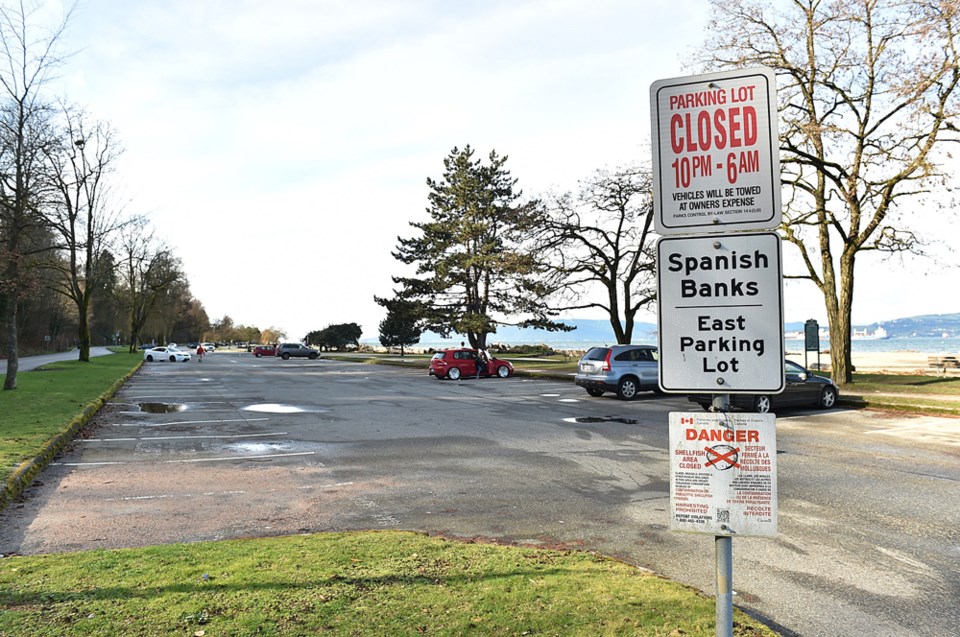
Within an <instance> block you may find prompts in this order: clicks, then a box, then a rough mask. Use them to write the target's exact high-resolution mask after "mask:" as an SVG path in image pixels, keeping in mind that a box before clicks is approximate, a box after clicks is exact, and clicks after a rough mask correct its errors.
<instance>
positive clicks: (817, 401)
mask: <svg viewBox="0 0 960 637" xmlns="http://www.w3.org/2000/svg"><path fill="white" fill-rule="evenodd" d="M784 372H785V374H786V380H787V383H786V385H785V386H784V388H783V392H782V393H780V394H731V395H730V406H731V407H736V408H739V409H746V410H748V411H755V412H757V413H761V414H765V413H768V412H771V411H774V410H776V409H779V408H780V407H820V408H821V409H829V408H831V407H833V406H834V405H836V404H837V398H838V397H839V396H840V391H839V390H838V389H837V386H836V385H834V384H833V381H832V380H830V379H829V378H824V377H823V376H817V375H816V374H814V373H813V372H811V371H808V370H806V369H804V367H803V366H802V365H797V364H796V363H794V362H793V361H784ZM687 400H689V401H690V402H694V403H699V404H700V406H701V407H703V408H704V409H709V408H710V406H711V405H712V404H713V396H712V395H710V394H693V395H690V396H687Z"/></svg>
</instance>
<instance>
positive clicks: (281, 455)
mask: <svg viewBox="0 0 960 637" xmlns="http://www.w3.org/2000/svg"><path fill="white" fill-rule="evenodd" d="M316 453H317V452H316V451H297V452H295V453H271V454H264V455H261V456H227V457H223V458H187V459H185V460H158V461H156V464H188V463H192V464H195V463H199V462H224V461H229V460H267V459H270V458H290V457H293V456H314V455H316ZM131 462H136V463H138V464H149V463H146V462H145V461H143V460H133V461H127V460H118V461H111V462H51V463H50V464H51V465H54V466H57V467H105V466H113V465H121V464H130V463H131ZM320 466H323V464H322V463H321V465H320Z"/></svg>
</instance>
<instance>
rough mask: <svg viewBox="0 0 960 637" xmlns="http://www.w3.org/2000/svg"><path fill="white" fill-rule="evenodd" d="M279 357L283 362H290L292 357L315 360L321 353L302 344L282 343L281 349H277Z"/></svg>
mask: <svg viewBox="0 0 960 637" xmlns="http://www.w3.org/2000/svg"><path fill="white" fill-rule="evenodd" d="M277 356H279V357H280V358H282V359H283V360H290V358H291V357H293V358H309V359H310V360H314V359H315V358H317V357H318V356H320V352H319V351H317V350H315V349H312V348H310V347H307V346H306V345H302V344H300V343H280V347H278V348H277Z"/></svg>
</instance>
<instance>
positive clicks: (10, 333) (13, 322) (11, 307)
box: [3, 297, 20, 389]
mask: <svg viewBox="0 0 960 637" xmlns="http://www.w3.org/2000/svg"><path fill="white" fill-rule="evenodd" d="M6 305H7V307H6V312H5V314H6V316H5V317H4V319H5V322H4V326H5V328H6V336H7V375H6V376H5V377H4V379H3V388H4V389H16V388H17V369H18V368H19V367H20V358H19V356H18V354H17V302H16V301H15V300H14V299H11V298H9V297H8V298H7V302H6Z"/></svg>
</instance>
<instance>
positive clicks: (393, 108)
mask: <svg viewBox="0 0 960 637" xmlns="http://www.w3.org/2000/svg"><path fill="white" fill-rule="evenodd" d="M707 8H708V7H707V3H706V2H705V1H702V0H676V1H673V2H667V1H664V0H657V1H653V2H643V3H637V2H631V1H628V0H594V1H593V2H590V3H584V2H575V1H572V0H570V1H564V0H536V1H532V2H530V1H528V2H510V1H494V2H485V3H478V2H460V3H449V2H441V1H440V0H433V1H430V0H407V1H393V0H381V1H366V0H364V1H361V2H346V1H336V2H335V1H321V2H316V1H312V0H300V1H293V2H291V1H286V2H282V3H278V2H262V1H252V0H250V1H236V0H229V1H228V0H214V1H211V0H205V1H203V2H196V1H189V0H176V1H172V2H168V1H164V2H160V1H158V0H152V1H150V0H148V1H143V2H126V1H122V0H87V1H86V2H85V3H84V4H83V5H82V6H81V8H80V11H79V13H78V15H77V16H76V17H75V19H74V21H73V23H72V25H71V28H70V30H69V32H68V40H67V41H66V44H67V46H68V48H71V49H78V50H79V52H78V53H77V54H76V55H75V56H74V57H73V58H72V59H71V60H70V61H69V64H68V66H67V67H66V69H65V71H64V74H63V78H62V86H63V92H64V93H65V94H66V95H67V96H68V97H69V98H70V99H72V100H73V101H76V102H79V103H81V104H83V105H85V106H86V107H87V108H88V110H89V111H90V113H91V114H92V115H93V116H95V117H98V118H101V119H104V120H107V121H109V122H111V124H113V125H114V126H115V128H116V129H117V130H118V132H119V134H120V136H121V138H122V140H123V143H124V146H125V147H126V149H127V150H126V154H125V155H124V157H123V161H122V166H121V169H120V172H119V175H118V176H119V178H120V179H121V180H122V182H123V189H124V190H125V192H126V193H128V194H129V196H130V197H131V198H132V204H131V205H130V206H129V207H130V208H131V210H136V211H143V212H149V213H150V214H151V217H152V219H153V220H154V224H155V225H156V226H157V227H158V228H159V229H160V231H161V232H162V233H163V234H165V235H167V236H169V237H171V238H173V239H174V243H175V244H176V245H177V252H178V254H179V255H180V256H181V258H182V260H183V262H184V265H185V267H186V270H187V272H188V275H189V278H190V281H191V287H192V290H193V292H194V294H195V295H196V296H197V298H199V299H200V300H201V301H202V302H203V303H204V305H205V307H206V308H207V311H208V312H209V314H210V315H211V317H214V318H216V317H220V316H223V315H224V314H229V315H230V316H231V317H232V318H233V319H234V320H235V321H236V322H238V323H244V324H253V325H257V326H259V327H261V328H263V327H267V326H279V327H282V328H285V329H286V330H287V332H288V334H289V335H290V336H291V337H299V336H302V335H303V334H304V333H306V332H307V331H309V330H313V329H319V328H322V327H324V326H326V325H327V324H330V323H336V322H346V321H357V322H359V323H360V324H361V325H362V326H363V328H364V335H365V336H367V337H369V336H374V335H375V334H376V329H377V323H378V322H379V320H380V318H381V317H382V310H381V308H379V306H377V305H375V304H374V302H373V295H374V294H378V295H386V294H389V292H390V289H391V282H390V276H391V274H394V273H396V271H397V267H398V265H397V263H396V262H395V261H394V260H393V259H392V257H391V256H390V251H391V250H392V249H394V247H395V245H396V237H397V236H398V235H403V236H409V235H410V232H411V231H410V228H409V222H410V221H412V220H415V219H420V218H422V217H423V214H424V212H423V211H424V208H425V207H426V205H427V199H426V195H427V189H426V186H425V180H426V178H427V177H428V176H430V177H439V176H440V174H441V172H442V160H443V157H444V156H446V154H447V153H448V152H449V151H450V149H451V148H453V147H454V146H461V147H462V146H463V145H465V144H471V145H472V146H473V147H474V148H476V149H477V151H478V152H479V153H481V154H486V153H488V152H489V151H490V150H491V149H496V150H497V151H498V152H499V153H500V154H506V155H508V156H509V157H510V161H509V162H508V167H509V168H510V169H511V171H512V173H513V175H514V176H515V177H517V178H519V180H520V187H521V188H522V189H523V190H524V191H525V192H526V193H527V194H530V195H533V194H537V193H539V192H543V191H545V190H547V189H548V188H550V187H552V186H558V187H560V188H563V189H568V188H573V187H574V186H575V183H576V180H578V179H581V178H584V177H586V176H588V175H589V174H590V173H591V172H592V171H593V170H595V169H597V168H601V167H604V166H615V165H618V164H623V163H626V162H630V161H646V160H647V159H648V157H649V149H648V146H647V141H648V138H649V128H650V124H649V113H648V103H649V86H650V84H651V83H652V82H653V81H654V80H656V79H659V78H664V77H674V76H678V75H682V74H684V72H685V71H684V69H683V68H682V66H681V62H680V60H681V57H682V56H684V55H685V54H686V53H687V51H688V49H689V47H691V46H695V45H697V44H699V43H700V42H701V40H702V38H703V28H704V24H705V20H706V15H707ZM205 237H206V238H209V239H205ZM211 237H212V238H211ZM878 267H879V266H878ZM865 279H866V277H865ZM809 287H811V286H809V284H808V285H807V286H806V288H809ZM806 288H805V287H804V286H802V285H800V284H793V283H788V285H787V314H786V315H787V318H788V320H803V319H805V318H810V317H811V316H812V317H815V318H819V317H821V316H822V302H821V301H819V299H818V297H817V296H816V295H815V294H814V295H810V294H809V290H806ZM876 289H880V290H882V291H883V292H882V294H881V295H880V296H882V297H883V298H876V297H877V293H875V292H874V290H876ZM886 289H887V288H886V287H885V286H884V285H882V284H881V285H880V286H872V284H870V283H869V282H867V281H866V280H865V282H864V284H863V285H859V284H858V289H857V294H858V297H857V298H858V301H857V312H856V313H857V314H858V315H860V314H861V312H862V313H863V314H869V315H870V316H872V317H876V318H884V317H888V316H892V315H903V314H905V313H908V314H909V313H915V312H913V309H912V307H913V306H915V307H917V308H919V307H920V304H911V309H910V310H909V311H900V310H899V309H897V310H895V309H894V308H893V306H892V305H891V301H890V299H889V298H887V297H886V296H884V295H886V294H887V292H886ZM804 290H806V291H804ZM808 297H812V300H809V301H808V300H807V298H808ZM795 298H796V299H799V298H803V299H804V300H803V301H802V302H801V303H795V302H794V300H793V299H795ZM861 302H862V304H861ZM930 307H937V308H941V309H939V310H938V311H947V310H946V309H944V308H946V305H945V304H942V305H940V304H931V305H930Z"/></svg>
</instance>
